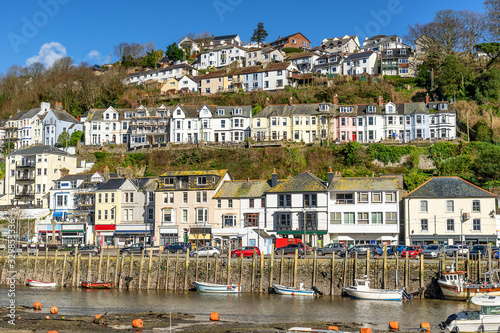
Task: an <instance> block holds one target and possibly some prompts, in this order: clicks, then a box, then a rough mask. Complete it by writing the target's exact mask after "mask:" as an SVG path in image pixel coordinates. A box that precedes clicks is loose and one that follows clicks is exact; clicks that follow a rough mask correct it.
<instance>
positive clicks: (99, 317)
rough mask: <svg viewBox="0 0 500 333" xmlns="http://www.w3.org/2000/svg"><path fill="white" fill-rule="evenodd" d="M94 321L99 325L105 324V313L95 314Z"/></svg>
mask: <svg viewBox="0 0 500 333" xmlns="http://www.w3.org/2000/svg"><path fill="white" fill-rule="evenodd" d="M94 323H95V324H99V325H104V316H103V315H95V317H94Z"/></svg>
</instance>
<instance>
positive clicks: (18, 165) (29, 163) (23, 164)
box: [16, 160, 36, 168]
mask: <svg viewBox="0 0 500 333" xmlns="http://www.w3.org/2000/svg"><path fill="white" fill-rule="evenodd" d="M35 165H36V162H35V161H34V160H24V161H19V162H16V168H34V167H35Z"/></svg>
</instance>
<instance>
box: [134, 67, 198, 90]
mask: <svg viewBox="0 0 500 333" xmlns="http://www.w3.org/2000/svg"><path fill="white" fill-rule="evenodd" d="M185 75H189V76H196V75H198V71H197V70H196V69H195V68H194V67H192V66H190V65H188V64H186V63H181V64H176V65H172V66H167V67H161V68H155V69H151V70H148V71H143V72H137V73H132V74H129V76H128V78H127V79H126V80H125V83H127V84H136V85H139V84H144V83H145V82H147V81H150V80H152V81H166V80H168V79H170V78H181V77H184V76H185Z"/></svg>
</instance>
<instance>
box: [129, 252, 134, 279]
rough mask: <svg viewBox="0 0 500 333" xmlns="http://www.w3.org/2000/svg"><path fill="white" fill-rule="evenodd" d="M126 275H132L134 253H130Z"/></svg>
mask: <svg viewBox="0 0 500 333" xmlns="http://www.w3.org/2000/svg"><path fill="white" fill-rule="evenodd" d="M128 276H129V277H133V276H134V254H133V253H131V254H130V269H129V273H128Z"/></svg>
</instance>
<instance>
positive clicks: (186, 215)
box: [182, 209, 188, 223]
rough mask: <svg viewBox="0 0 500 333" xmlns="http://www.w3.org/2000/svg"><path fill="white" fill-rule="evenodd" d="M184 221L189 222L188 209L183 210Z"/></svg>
mask: <svg viewBox="0 0 500 333" xmlns="http://www.w3.org/2000/svg"><path fill="white" fill-rule="evenodd" d="M182 222H183V223H187V222H188V210H187V209H183V210H182Z"/></svg>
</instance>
